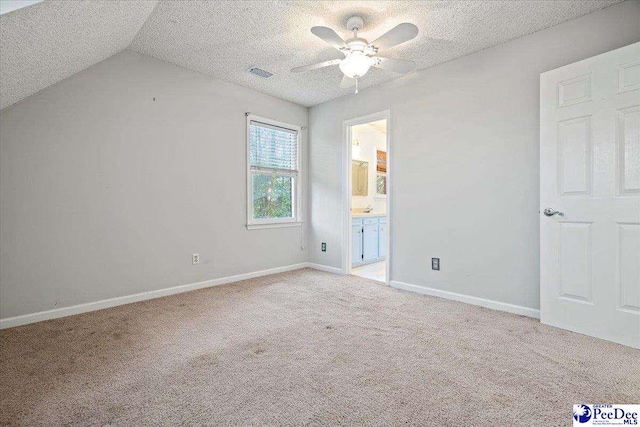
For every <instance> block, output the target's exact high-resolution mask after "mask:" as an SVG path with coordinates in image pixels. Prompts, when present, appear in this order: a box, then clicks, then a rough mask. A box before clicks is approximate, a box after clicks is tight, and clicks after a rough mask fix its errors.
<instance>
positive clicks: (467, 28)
mask: <svg viewBox="0 0 640 427" xmlns="http://www.w3.org/2000/svg"><path fill="white" fill-rule="evenodd" d="M620 1H622V0H591V1H562V0H556V1H546V0H545V1H325V0H322V1H321V0H318V1H264V0H263V1H211V0H210V1H197V0H191V1H184V0H160V1H157V0H76V1H63V0H46V1H44V2H42V3H39V4H35V5H33V6H29V7H25V8H23V9H19V10H16V11H13V12H9V13H7V14H4V15H1V16H0V108H5V107H7V106H9V105H12V104H14V103H16V102H18V101H20V100H22V99H24V98H26V97H28V96H30V95H32V94H34V93H36V92H38V91H40V90H42V89H44V88H46V87H48V86H50V85H52V84H55V83H57V82H59V81H61V80H63V79H65V78H67V77H69V76H71V75H73V74H75V73H77V72H79V71H82V70H84V69H86V68H88V67H90V66H92V65H94V64H96V63H98V62H100V61H102V60H104V59H106V58H108V57H110V56H112V55H114V54H116V53H118V52H120V51H122V50H124V49H127V48H129V49H132V50H134V51H136V52H139V53H142V54H145V55H149V56H153V57H156V58H159V59H162V60H164V61H168V62H171V63H174V64H176V65H179V66H181V67H185V68H189V69H192V70H195V71H199V72H201V73H204V74H207V75H211V76H213V77H216V78H219V79H221V80H224V81H227V82H231V83H235V84H238V85H241V86H245V87H249V88H252V89H255V90H257V91H260V92H264V93H267V94H270V95H273V96H276V97H278V98H282V99H285V100H288V101H291V102H295V103H297V104H301V105H304V106H311V105H316V104H319V103H321V102H324V101H328V100H330V99H333V98H337V97H340V96H343V95H346V94H348V93H351V92H352V91H353V89H341V88H340V86H339V84H340V80H341V78H342V73H341V72H340V70H339V69H338V67H337V66H333V67H328V68H323V69H319V70H315V71H310V72H307V73H301V74H293V73H291V72H290V69H291V68H293V67H296V66H300V65H306V64H310V63H315V62H321V61H326V60H329V59H337V58H341V57H342V54H341V53H340V52H339V51H337V50H335V49H334V48H332V47H331V46H329V45H327V44H325V43H324V42H323V41H322V40H320V39H318V38H317V37H315V36H314V35H313V34H311V32H310V28H311V27H313V26H316V25H325V26H328V27H331V28H333V29H335V30H336V32H338V34H340V35H341V36H343V37H344V38H348V37H349V34H348V32H347V31H346V28H345V23H346V19H347V18H348V17H349V16H351V15H355V14H358V15H360V16H362V17H363V18H364V21H365V26H364V28H363V30H362V31H361V32H360V33H359V35H360V36H361V37H364V38H366V39H368V40H369V41H371V40H373V39H375V38H376V37H377V36H379V35H381V34H383V33H384V32H386V31H388V30H390V29H391V28H393V27H394V26H396V25H397V24H399V23H402V22H411V23H414V24H416V25H417V26H418V28H419V29H420V33H419V35H418V37H417V38H415V39H414V40H412V41H410V42H407V43H405V44H402V45H400V46H397V47H394V48H391V49H389V50H387V51H384V52H381V53H380V54H381V56H386V57H390V58H402V59H410V60H413V61H415V62H416V63H417V69H424V68H429V67H433V66H435V65H438V64H441V63H443V62H446V61H450V60H452V59H455V58H459V57H461V56H465V55H468V54H470V53H473V52H477V51H479V50H482V49H486V48H488V47H491V46H495V45H497V44H500V43H504V42H506V41H509V40H512V39H515V38H518V37H521V36H524V35H526V34H530V33H533V32H535V31H539V30H542V29H544V28H548V27H551V26H553V25H557V24H559V23H562V22H565V21H568V20H571V19H574V18H577V17H579V16H582V15H585V14H588V13H591V12H594V11H596V10H599V9H602V8H605V7H607V6H610V5H613V4H615V3H619V2H620ZM251 66H258V67H259V68H262V69H264V70H267V71H270V72H272V73H274V75H273V76H272V77H270V78H268V79H264V78H262V77H258V76H255V75H253V74H250V73H249V72H248V69H249V68H250V67H251ZM398 77H400V76H399V75H397V74H394V73H392V72H389V71H384V70H379V69H372V70H371V71H369V73H368V74H367V75H366V76H365V77H364V78H362V79H360V80H361V81H360V83H361V88H367V87H371V86H375V85H378V84H380V83H383V82H386V81H389V80H392V79H394V78H398Z"/></svg>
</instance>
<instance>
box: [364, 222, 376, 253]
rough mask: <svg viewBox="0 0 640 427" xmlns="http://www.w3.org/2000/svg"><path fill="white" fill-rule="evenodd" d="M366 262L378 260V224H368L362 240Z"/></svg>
mask: <svg viewBox="0 0 640 427" xmlns="http://www.w3.org/2000/svg"><path fill="white" fill-rule="evenodd" d="M362 253H363V255H364V261H365V262H366V261H369V260H372V259H376V258H378V224H366V225H365V226H364V237H363V239H362Z"/></svg>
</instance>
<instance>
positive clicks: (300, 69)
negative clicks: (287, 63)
mask: <svg viewBox="0 0 640 427" xmlns="http://www.w3.org/2000/svg"><path fill="white" fill-rule="evenodd" d="M341 61H342V59H332V60H331V61H324V62H319V63H317V64H311V65H303V66H302V67H296V68H292V69H291V72H292V73H302V72H304V71H311V70H317V69H318V68H322V67H328V66H330V65H338V64H339V63H340V62H341Z"/></svg>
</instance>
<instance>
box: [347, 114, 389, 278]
mask: <svg viewBox="0 0 640 427" xmlns="http://www.w3.org/2000/svg"><path fill="white" fill-rule="evenodd" d="M377 120H386V121H387V197H386V201H385V203H386V206H387V257H386V263H387V268H386V277H385V283H386V284H387V285H389V284H390V280H391V259H392V258H391V257H392V256H393V253H392V251H391V246H392V245H391V241H392V229H393V227H392V226H391V225H392V224H393V222H392V213H393V212H392V207H391V197H392V194H393V190H392V185H391V183H392V181H393V177H392V176H391V171H392V170H393V166H392V165H393V163H392V159H393V157H392V147H391V110H383V111H378V112H376V113H372V114H367V115H366V116H360V117H355V118H352V119H349V120H344V121H343V122H342V135H343V147H344V150H343V155H342V161H343V165H342V169H343V171H344V174H343V178H342V236H343V241H342V273H343V274H345V275H349V274H351V219H352V216H351V128H352V127H353V126H356V125H362V124H365V123H369V122H374V121H377Z"/></svg>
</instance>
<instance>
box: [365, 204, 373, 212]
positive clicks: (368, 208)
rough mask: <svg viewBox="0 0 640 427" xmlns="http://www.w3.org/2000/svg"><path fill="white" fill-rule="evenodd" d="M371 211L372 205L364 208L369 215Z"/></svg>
mask: <svg viewBox="0 0 640 427" xmlns="http://www.w3.org/2000/svg"><path fill="white" fill-rule="evenodd" d="M371 211H373V206H371V205H369V206H367V207H366V208H364V213H369V212H371Z"/></svg>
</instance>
